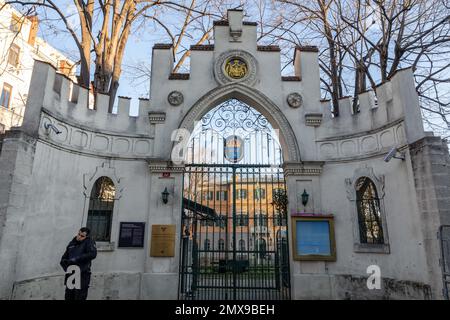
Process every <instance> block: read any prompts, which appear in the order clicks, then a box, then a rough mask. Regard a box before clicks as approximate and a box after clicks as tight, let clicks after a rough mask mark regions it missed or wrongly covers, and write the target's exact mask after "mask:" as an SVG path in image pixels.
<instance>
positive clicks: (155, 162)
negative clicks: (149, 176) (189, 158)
mask: <svg viewBox="0 0 450 320" xmlns="http://www.w3.org/2000/svg"><path fill="white" fill-rule="evenodd" d="M147 162H148V168H149V169H150V172H151V173H163V172H169V173H183V172H184V167H185V166H184V165H175V164H173V163H172V161H167V160H161V159H148V160H147Z"/></svg>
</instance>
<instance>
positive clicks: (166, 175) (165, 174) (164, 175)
mask: <svg viewBox="0 0 450 320" xmlns="http://www.w3.org/2000/svg"><path fill="white" fill-rule="evenodd" d="M162 176H163V178H168V177H170V172H163V174H162Z"/></svg>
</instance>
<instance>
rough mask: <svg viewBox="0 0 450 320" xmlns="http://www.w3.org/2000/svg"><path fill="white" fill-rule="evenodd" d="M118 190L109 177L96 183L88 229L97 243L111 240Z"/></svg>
mask: <svg viewBox="0 0 450 320" xmlns="http://www.w3.org/2000/svg"><path fill="white" fill-rule="evenodd" d="M115 196H116V188H115V186H114V183H113V182H112V180H111V179H110V178H108V177H100V178H98V179H97V181H96V182H95V183H94V186H93V187H92V191H91V197H90V199H89V211H88V218H87V223H86V225H87V227H88V228H89V229H91V234H92V237H93V239H94V240H96V241H110V240H111V223H112V215H113V209H114V199H115Z"/></svg>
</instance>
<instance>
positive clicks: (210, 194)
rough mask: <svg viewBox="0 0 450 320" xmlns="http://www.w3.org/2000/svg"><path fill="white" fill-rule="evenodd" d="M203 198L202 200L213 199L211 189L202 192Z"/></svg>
mask: <svg viewBox="0 0 450 320" xmlns="http://www.w3.org/2000/svg"><path fill="white" fill-rule="evenodd" d="M203 199H204V200H214V192H213V191H206V192H205V193H204V194H203Z"/></svg>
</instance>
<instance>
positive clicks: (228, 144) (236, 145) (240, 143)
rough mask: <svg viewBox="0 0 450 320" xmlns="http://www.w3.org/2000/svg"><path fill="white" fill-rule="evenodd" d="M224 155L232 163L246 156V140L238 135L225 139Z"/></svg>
mask: <svg viewBox="0 0 450 320" xmlns="http://www.w3.org/2000/svg"><path fill="white" fill-rule="evenodd" d="M223 148H224V149H223V155H224V157H225V159H227V160H228V161H230V162H231V163H237V162H239V161H241V160H242V158H243V157H244V140H242V139H241V138H240V137H238V136H237V135H232V136H229V137H227V138H225V139H224V146H223Z"/></svg>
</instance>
